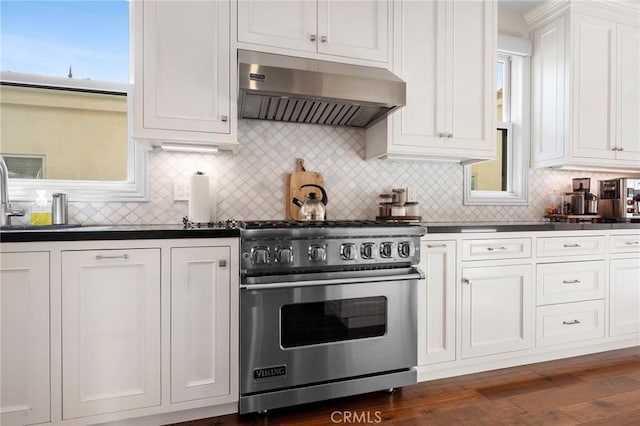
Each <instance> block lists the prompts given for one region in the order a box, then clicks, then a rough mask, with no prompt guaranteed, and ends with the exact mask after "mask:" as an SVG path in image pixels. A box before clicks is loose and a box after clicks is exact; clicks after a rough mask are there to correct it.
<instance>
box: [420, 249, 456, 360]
mask: <svg viewBox="0 0 640 426" xmlns="http://www.w3.org/2000/svg"><path fill="white" fill-rule="evenodd" d="M420 268H421V269H422V270H423V271H426V274H427V279H426V280H423V281H420V283H419V285H418V364H419V365H426V364H434V363H438V362H445V361H453V360H454V359H455V356H456V353H455V324H456V316H455V306H456V304H455V277H456V242H455V241H422V243H421V262H420Z"/></svg>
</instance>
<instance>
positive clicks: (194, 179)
mask: <svg viewBox="0 0 640 426" xmlns="http://www.w3.org/2000/svg"><path fill="white" fill-rule="evenodd" d="M188 217H189V220H190V221H192V222H197V223H207V222H209V221H210V220H211V218H210V215H209V176H206V175H204V174H203V173H201V172H197V173H196V174H195V175H193V176H191V181H190V182H189V216H188Z"/></svg>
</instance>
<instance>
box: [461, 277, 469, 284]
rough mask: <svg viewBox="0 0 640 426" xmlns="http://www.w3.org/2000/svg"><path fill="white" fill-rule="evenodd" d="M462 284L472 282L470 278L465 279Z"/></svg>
mask: <svg viewBox="0 0 640 426" xmlns="http://www.w3.org/2000/svg"><path fill="white" fill-rule="evenodd" d="M462 283H463V284H471V281H470V280H469V278H463V279H462Z"/></svg>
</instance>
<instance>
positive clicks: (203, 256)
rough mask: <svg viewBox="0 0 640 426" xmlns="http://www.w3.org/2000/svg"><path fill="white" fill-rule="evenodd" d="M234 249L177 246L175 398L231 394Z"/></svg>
mask: <svg viewBox="0 0 640 426" xmlns="http://www.w3.org/2000/svg"><path fill="white" fill-rule="evenodd" d="M229 261H230V249H229V247H195V248H173V249H171V402H172V403H176V402H182V401H188V400H192V399H200V398H208V397H215V396H222V395H229V394H230V392H231V391H230V369H229V362H230V359H229V347H230V345H231V343H230V339H229V337H230V336H229V327H230V316H229V309H230V304H231V302H230V298H229V292H230V288H229V287H230V275H229V274H230V272H229V266H228V265H229Z"/></svg>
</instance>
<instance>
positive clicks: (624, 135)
mask: <svg viewBox="0 0 640 426" xmlns="http://www.w3.org/2000/svg"><path fill="white" fill-rule="evenodd" d="M617 39H618V63H617V65H618V78H617V83H618V94H619V96H618V108H617V120H618V123H617V124H618V126H617V142H616V146H617V148H618V149H619V151H617V152H616V158H617V159H619V160H629V161H633V162H634V164H635V167H637V168H640V124H638V117H640V55H639V54H638V52H640V29H639V28H638V27H631V26H629V25H621V24H618V34H617Z"/></svg>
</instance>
